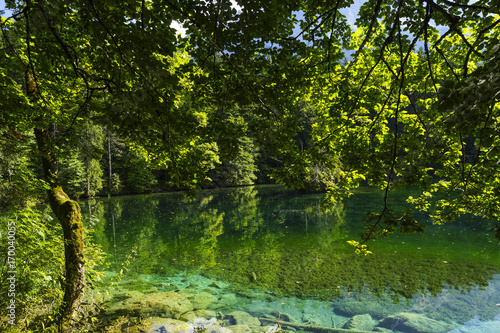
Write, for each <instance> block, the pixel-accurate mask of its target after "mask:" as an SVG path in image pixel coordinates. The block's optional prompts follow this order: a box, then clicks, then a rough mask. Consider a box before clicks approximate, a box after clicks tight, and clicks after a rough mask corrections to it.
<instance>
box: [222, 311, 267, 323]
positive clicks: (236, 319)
mask: <svg viewBox="0 0 500 333" xmlns="http://www.w3.org/2000/svg"><path fill="white" fill-rule="evenodd" d="M225 319H228V320H229V322H230V324H231V325H246V326H260V320H259V319H257V318H255V317H252V316H251V315H250V314H249V313H247V312H244V311H233V312H231V313H229V314H228V315H226V316H225Z"/></svg>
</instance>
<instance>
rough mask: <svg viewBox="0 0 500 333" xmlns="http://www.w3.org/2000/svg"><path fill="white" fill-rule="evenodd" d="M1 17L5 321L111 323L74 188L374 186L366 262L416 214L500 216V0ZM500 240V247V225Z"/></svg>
mask: <svg viewBox="0 0 500 333" xmlns="http://www.w3.org/2000/svg"><path fill="white" fill-rule="evenodd" d="M4 9H5V10H4V11H2V15H1V16H2V17H1V23H0V27H1V36H0V50H1V51H0V86H1V89H0V218H1V221H2V224H1V225H0V233H1V235H2V237H1V244H0V249H1V251H0V252H1V256H2V262H3V266H2V271H1V272H2V273H1V276H0V283H1V288H2V294H1V295H2V296H1V298H0V303H1V306H2V308H1V310H0V314H1V315H2V316H4V318H7V319H6V320H4V321H2V322H1V323H0V325H3V326H0V328H1V327H3V328H2V329H4V328H5V329H19V331H27V330H31V329H32V330H33V331H37V330H42V327H43V329H47V330H49V331H50V330H52V331H60V332H68V331H75V332H76V331H79V332H80V331H83V330H84V328H82V327H87V326H85V325H90V326H92V325H93V324H95V323H94V321H93V320H92V319H95V318H96V316H95V314H93V312H92V311H94V310H90V309H87V310H82V309H83V308H85V306H84V304H87V303H88V302H87V301H85V300H84V297H85V294H86V289H89V288H90V289H91V288H92V284H93V281H94V280H95V279H96V276H95V274H94V273H95V272H94V271H93V267H95V266H96V265H98V264H99V263H100V261H101V260H102V254H100V252H99V248H98V247H97V246H96V245H95V244H93V243H92V241H91V240H90V238H89V236H88V234H91V230H86V228H87V227H86V226H84V223H83V222H82V217H81V210H80V207H79V204H78V202H77V200H78V199H83V198H92V197H98V196H101V197H102V196H112V195H121V194H137V193H151V192H160V191H174V190H175V191H178V190H182V191H185V192H186V194H187V195H195V193H196V191H197V190H200V189H205V188H215V187H228V186H242V185H251V184H269V183H276V184H283V185H285V186H286V187H288V188H296V189H302V190H305V191H313V192H321V193H324V199H323V200H322V202H321V207H322V209H323V210H325V211H328V210H329V209H330V208H331V207H332V206H333V205H334V204H335V203H336V202H339V201H341V200H342V199H343V198H345V197H348V196H349V195H350V193H351V190H352V189H354V188H356V187H358V186H360V185H361V184H362V185H370V186H375V187H378V188H380V189H381V190H382V191H383V192H384V194H385V195H384V199H383V200H382V201H381V202H380V205H379V206H380V209H379V210H377V211H373V212H369V213H368V215H367V218H366V224H365V227H364V228H363V229H362V230H360V237H359V238H358V239H357V240H355V241H352V245H353V246H354V248H353V251H356V252H357V253H359V254H360V255H363V254H367V253H369V252H370V251H369V248H368V247H367V245H366V244H365V243H366V242H367V240H370V239H374V238H377V237H386V236H389V235H390V234H393V233H416V232H423V231H424V226H423V225H422V223H420V222H419V221H417V220H416V219H415V218H414V217H413V212H414V211H424V212H427V213H428V214H429V215H430V216H431V218H432V219H433V221H434V222H435V223H438V224H444V223H452V222H453V221H454V220H455V219H456V218H458V217H460V216H461V215H464V214H473V215H477V216H481V217H486V218H489V219H492V220H494V221H498V220H499V218H500V197H499V194H500V172H499V163H500V103H499V99H500V59H499V58H500V3H499V2H498V1H497V0H478V1H468V0H366V1H362V0H356V1H354V0H326V1H324V0H291V1H272V2H271V1H260V0H248V1H243V0H233V1H229V0H179V1H177V0H171V1H170V0H133V1H132V0H120V1H117V0H111V1H97V0H23V1H18V0H6V1H5V8H4ZM407 185H415V186H418V187H419V188H420V189H421V195H420V196H417V197H411V196H410V197H408V198H407V202H408V203H409V204H410V205H411V206H412V207H413V208H412V209H408V210H406V211H403V212H396V211H394V210H393V209H392V207H391V193H392V190H394V189H397V188H400V187H404V186H407ZM39 203H49V205H50V209H51V212H50V214H49V212H41V211H39V210H37V209H35V205H36V204H39ZM492 232H493V233H496V235H497V238H499V239H500V226H499V225H498V224H497V225H496V226H495V227H494V229H492ZM424 235H425V233H424ZM61 244H63V246H62V245H61ZM11 252H12V253H14V252H15V262H14V258H13V257H14V256H11V255H10V253H11ZM11 257H12V258H11ZM16 268H17V270H16ZM12 271H16V272H17V273H16V277H15V278H16V281H17V283H16V284H15V286H16V290H15V291H16V293H15V294H16V298H15V299H16V307H15V311H14V312H15V316H14V317H15V322H16V323H22V324H19V325H20V326H19V325H17V326H16V327H15V328H14V326H13V325H11V324H12V321H13V320H14V319H12V317H11V318H10V320H11V324H9V320H8V318H9V317H8V316H7V315H8V314H9V311H10V310H9V309H8V306H9V304H11V303H9V302H12V300H14V298H13V297H10V296H8V294H9V293H8V292H5V291H6V290H7V291H8V290H9V285H12V283H11V281H12V280H9V278H11V277H12V274H10V273H9V272H12ZM35 308H36V309H38V310H36V311H35V310H34V309H35ZM85 311H87V312H85ZM95 321H97V319H95ZM30 322H31V324H30ZM82 323H85V324H82ZM78 325H80V326H78ZM81 325H84V326H81ZM85 329H87V328H85Z"/></svg>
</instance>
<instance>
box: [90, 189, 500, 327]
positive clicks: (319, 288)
mask: <svg viewBox="0 0 500 333" xmlns="http://www.w3.org/2000/svg"><path fill="white" fill-rule="evenodd" d="M412 192H413V193H412ZM410 194H413V195H415V194H418V193H415V190H414V189H407V190H400V191H399V192H396V193H395V194H393V197H392V206H393V208H395V209H396V210H397V209H403V208H404V207H405V199H406V197H407V196H408V195H410ZM320 199H321V195H311V194H302V193H299V192H296V191H291V190H286V189H284V188H283V187H280V186H259V187H243V188H231V189H218V190H207V191H201V192H200V193H199V194H198V197H197V199H195V200H189V199H186V198H185V197H184V195H183V194H182V193H163V194H151V195H140V196H126V197H113V198H104V199H98V200H92V201H89V202H86V203H82V209H83V211H84V212H86V213H87V214H88V212H89V211H90V212H91V213H92V216H94V218H93V222H94V229H95V233H94V240H95V242H96V243H98V244H100V245H101V246H102V248H103V250H104V251H105V252H106V254H107V259H106V265H105V266H104V267H102V270H103V271H104V272H105V273H106V274H107V275H108V276H111V277H115V279H114V280H113V281H114V283H115V284H116V283H121V284H123V285H124V286H126V287H127V288H128V289H129V290H137V291H140V292H144V293H146V292H147V290H148V289H150V288H151V286H155V290H161V291H174V292H177V291H179V290H181V289H186V288H190V289H191V290H192V291H193V292H196V291H199V292H205V293H207V292H208V293H210V292H212V291H213V290H215V289H217V293H218V294H217V295H216V296H217V297H218V299H219V300H220V302H221V304H222V303H223V304H222V305H221V306H220V307H218V311H219V312H229V311H233V310H242V311H246V312H248V313H250V314H251V315H253V316H255V317H265V316H271V315H274V316H276V314H277V313H278V314H279V315H280V316H281V315H283V316H284V315H286V316H289V317H293V318H294V320H295V321H296V322H299V323H302V324H304V325H307V324H310V325H315V326H322V327H341V326H342V325H343V324H344V323H345V322H347V320H349V318H352V317H353V316H356V315H362V314H367V313H368V314H370V315H371V316H372V318H374V319H376V320H383V319H384V318H387V317H388V316H391V315H395V314H398V313H402V312H403V313H407V312H410V313H417V314H421V315H424V316H426V318H430V319H433V320H437V321H441V322H445V323H453V325H455V326H456V325H463V324H464V323H466V322H470V321H471V320H480V321H495V320H500V319H498V318H500V317H498V315H499V314H500V305H499V304H500V275H499V274H498V273H500V244H499V241H498V240H497V239H495V238H494V233H493V232H492V231H491V229H492V223H491V221H487V220H484V219H479V218H474V217H470V216H468V217H465V218H463V219H461V220H460V221H457V222H456V223H453V224H449V225H442V226H435V225H432V224H430V223H429V221H428V218H427V217H425V216H423V215H422V216H417V219H418V220H419V221H421V222H424V223H426V224H428V227H427V229H426V231H425V233H423V234H415V235H393V236H391V237H389V238H384V239H379V240H377V241H372V242H371V243H370V244H369V246H370V247H371V249H372V251H373V254H371V255H368V256H363V255H357V254H355V253H354V248H353V247H352V246H350V245H349V244H348V243H347V241H348V240H359V237H358V236H357V234H358V233H359V232H360V231H361V229H362V227H363V224H364V222H363V219H364V218H365V217H366V211H369V210H372V211H376V210H380V209H381V208H382V205H383V193H382V192H381V191H379V190H377V189H372V188H360V189H358V190H356V192H355V193H354V195H353V196H352V197H351V198H348V199H346V200H344V202H342V203H340V204H338V205H337V206H336V207H335V209H333V210H332V211H331V212H329V213H323V212H321V211H320V210H319V208H318V203H319V200H320ZM120 271H122V272H123V276H122V278H121V280H120V281H119V280H118V279H116V274H117V273H119V272H120ZM105 281H108V283H109V280H105ZM118 281H119V282H118ZM213 293H215V291H213ZM477 316H479V317H477ZM474 318H476V319H474ZM498 324H499V325H498V326H499V331H500V321H498ZM455 326H454V327H455ZM464 332H465V331H464Z"/></svg>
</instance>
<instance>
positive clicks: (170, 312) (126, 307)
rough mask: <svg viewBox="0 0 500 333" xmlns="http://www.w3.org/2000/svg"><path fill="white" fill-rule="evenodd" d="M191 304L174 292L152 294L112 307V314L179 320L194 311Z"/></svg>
mask: <svg viewBox="0 0 500 333" xmlns="http://www.w3.org/2000/svg"><path fill="white" fill-rule="evenodd" d="M192 310H193V305H192V304H191V302H190V301H189V300H188V299H187V298H185V297H183V296H181V295H179V294H177V293H174V292H166V293H161V292H160V293H152V294H147V295H142V296H140V297H134V298H130V299H127V300H124V301H122V302H118V303H115V304H113V305H111V306H110V308H109V311H110V312H116V313H120V314H133V315H138V316H148V315H157V316H165V317H173V318H176V319H178V318H179V317H180V316H181V315H182V314H184V313H186V312H189V311H192Z"/></svg>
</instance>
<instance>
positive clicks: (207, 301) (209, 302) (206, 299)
mask: <svg viewBox="0 0 500 333" xmlns="http://www.w3.org/2000/svg"><path fill="white" fill-rule="evenodd" d="M182 295H183V296H184V297H186V298H187V299H188V300H189V301H190V302H191V304H192V305H193V308H194V309H195V310H213V309H215V308H217V297H215V296H214V295H212V294H210V293H207V292H201V293H195V294H191V293H186V294H182Z"/></svg>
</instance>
